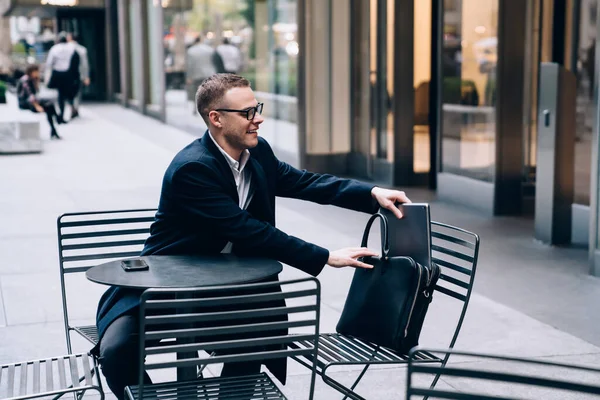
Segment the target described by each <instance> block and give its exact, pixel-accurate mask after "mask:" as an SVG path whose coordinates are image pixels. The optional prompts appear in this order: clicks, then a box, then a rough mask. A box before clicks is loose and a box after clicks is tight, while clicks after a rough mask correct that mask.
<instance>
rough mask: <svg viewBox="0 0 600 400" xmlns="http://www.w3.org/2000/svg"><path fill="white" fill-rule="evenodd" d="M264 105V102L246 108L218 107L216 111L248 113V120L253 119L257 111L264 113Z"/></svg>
mask: <svg viewBox="0 0 600 400" xmlns="http://www.w3.org/2000/svg"><path fill="white" fill-rule="evenodd" d="M263 105H264V104H263V103H258V104H257V105H256V106H255V107H248V108H244V109H243V110H233V109H231V108H217V109H216V110H215V111H225V112H238V113H241V114H246V119H247V120H248V121H252V120H253V119H254V117H255V116H256V114H257V113H258V114H262V111H263Z"/></svg>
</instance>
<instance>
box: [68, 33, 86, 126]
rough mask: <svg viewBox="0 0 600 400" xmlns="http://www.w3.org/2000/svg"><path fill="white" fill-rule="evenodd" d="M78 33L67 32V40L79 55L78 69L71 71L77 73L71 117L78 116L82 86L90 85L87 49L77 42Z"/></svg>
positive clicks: (78, 39)
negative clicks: (77, 82) (77, 78)
mask: <svg viewBox="0 0 600 400" xmlns="http://www.w3.org/2000/svg"><path fill="white" fill-rule="evenodd" d="M79 41H80V38H79V35H77V34H75V33H69V34H68V35H67V42H68V43H70V44H71V45H72V46H73V47H75V51H76V52H77V54H78V55H79V70H78V71H73V72H74V73H76V74H78V77H79V85H77V92H76V93H75V97H74V99H73V112H72V113H71V119H73V118H77V117H79V105H80V104H81V96H82V92H83V87H82V86H81V85H83V86H86V87H87V86H89V85H90V64H89V62H88V54H87V49H86V48H85V47H84V46H82V45H81V44H79Z"/></svg>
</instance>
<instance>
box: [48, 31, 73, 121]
mask: <svg viewBox="0 0 600 400" xmlns="http://www.w3.org/2000/svg"><path fill="white" fill-rule="evenodd" d="M79 64H80V60H79V53H78V52H77V51H75V46H73V45H72V44H70V43H67V34H66V33H65V32H61V33H60V34H59V37H58V43H57V44H55V45H54V46H52V48H51V49H50V51H49V52H48V58H47V59H46V71H47V72H48V73H50V74H51V75H50V77H49V79H48V80H47V86H48V88H49V89H57V90H58V108H59V110H60V112H59V114H58V121H59V123H65V119H64V116H65V103H66V102H68V103H69V104H71V106H72V107H73V101H74V99H75V95H76V94H77V91H78V90H79V83H80V82H79V79H80V78H79ZM71 114H72V113H71Z"/></svg>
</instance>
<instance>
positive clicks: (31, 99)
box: [17, 64, 61, 139]
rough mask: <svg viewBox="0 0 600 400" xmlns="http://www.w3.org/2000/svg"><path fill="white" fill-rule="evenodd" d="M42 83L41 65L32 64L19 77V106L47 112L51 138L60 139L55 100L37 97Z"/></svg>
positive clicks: (37, 111) (24, 108) (36, 111)
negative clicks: (55, 124) (56, 125)
mask: <svg viewBox="0 0 600 400" xmlns="http://www.w3.org/2000/svg"><path fill="white" fill-rule="evenodd" d="M39 83H40V67H39V66H38V65H35V64H32V65H29V66H27V69H26V70H25V75H23V76H22V77H21V79H19V82H18V83H17V97H18V100H19V108H20V109H22V110H30V111H32V112H34V113H41V112H45V113H46V118H47V119H48V123H49V124H50V138H51V139H60V138H61V137H60V136H59V135H58V132H56V127H55V126H54V119H56V121H57V122H59V119H58V115H57V114H56V109H55V108H54V102H53V101H51V100H43V99H38V98H37V96H36V95H37V93H38V91H39Z"/></svg>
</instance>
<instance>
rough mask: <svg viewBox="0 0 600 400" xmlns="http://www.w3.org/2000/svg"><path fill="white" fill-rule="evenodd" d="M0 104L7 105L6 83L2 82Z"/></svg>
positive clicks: (0, 84)
mask: <svg viewBox="0 0 600 400" xmlns="http://www.w3.org/2000/svg"><path fill="white" fill-rule="evenodd" d="M0 103H2V104H5V103H6V83H4V82H2V81H0Z"/></svg>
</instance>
